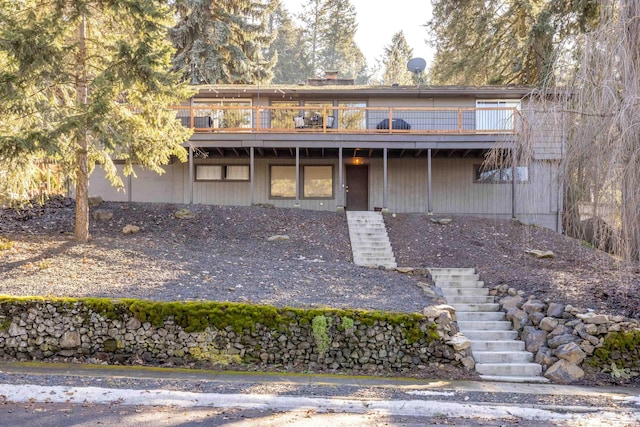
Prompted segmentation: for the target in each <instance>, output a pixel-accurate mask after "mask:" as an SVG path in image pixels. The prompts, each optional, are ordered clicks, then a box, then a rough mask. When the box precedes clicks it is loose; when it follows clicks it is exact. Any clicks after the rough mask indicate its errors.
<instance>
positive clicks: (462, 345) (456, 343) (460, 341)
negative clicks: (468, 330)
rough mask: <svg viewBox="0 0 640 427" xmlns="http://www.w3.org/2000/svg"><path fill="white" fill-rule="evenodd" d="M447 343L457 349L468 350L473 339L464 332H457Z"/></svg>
mask: <svg viewBox="0 0 640 427" xmlns="http://www.w3.org/2000/svg"><path fill="white" fill-rule="evenodd" d="M447 344H449V345H450V346H452V347H453V349H454V350H455V351H461V350H466V349H467V348H470V347H471V340H469V338H467V337H465V336H464V335H462V334H455V335H454V336H453V337H451V339H450V340H449V341H447Z"/></svg>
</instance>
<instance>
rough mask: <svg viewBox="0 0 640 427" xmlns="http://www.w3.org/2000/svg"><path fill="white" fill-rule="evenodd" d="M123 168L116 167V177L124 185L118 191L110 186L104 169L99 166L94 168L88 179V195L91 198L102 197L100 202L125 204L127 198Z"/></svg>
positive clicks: (126, 179)
mask: <svg viewBox="0 0 640 427" xmlns="http://www.w3.org/2000/svg"><path fill="white" fill-rule="evenodd" d="M123 168H124V166H122V165H116V169H117V170H118V176H119V177H120V179H122V182H123V184H124V185H125V188H121V189H119V190H118V189H117V188H116V187H114V186H112V185H111V183H110V182H109V180H108V179H107V178H106V174H105V171H104V169H103V168H102V167H101V166H96V168H95V169H94V170H93V173H91V176H90V178H89V179H90V181H89V194H90V195H92V196H100V197H102V200H105V201H109V202H126V201H127V200H128V197H129V196H128V195H127V192H126V186H127V182H128V178H127V177H125V176H124V174H123V173H122V169H123Z"/></svg>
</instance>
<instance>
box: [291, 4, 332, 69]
mask: <svg viewBox="0 0 640 427" xmlns="http://www.w3.org/2000/svg"><path fill="white" fill-rule="evenodd" d="M303 9H304V10H305V13H301V14H300V15H298V19H300V21H301V22H302V27H303V28H304V30H303V39H302V47H303V52H304V53H303V57H304V60H305V63H306V67H305V75H306V76H307V78H314V77H317V76H319V75H320V74H321V71H322V68H323V67H322V66H321V65H320V64H321V61H322V59H321V54H322V51H323V43H324V40H323V33H324V31H325V26H326V19H327V14H328V11H327V6H326V0H307V3H305V5H304V7H303Z"/></svg>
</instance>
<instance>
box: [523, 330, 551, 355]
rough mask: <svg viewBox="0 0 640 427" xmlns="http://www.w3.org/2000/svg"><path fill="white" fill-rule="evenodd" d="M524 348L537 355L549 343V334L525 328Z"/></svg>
mask: <svg viewBox="0 0 640 427" xmlns="http://www.w3.org/2000/svg"><path fill="white" fill-rule="evenodd" d="M525 331H526V334H525V338H524V346H525V348H526V349H527V351H530V352H531V353H536V352H537V351H538V350H540V348H542V347H543V346H544V345H545V344H546V343H547V333H546V332H545V331H541V330H539V329H535V328H534V327H532V326H525Z"/></svg>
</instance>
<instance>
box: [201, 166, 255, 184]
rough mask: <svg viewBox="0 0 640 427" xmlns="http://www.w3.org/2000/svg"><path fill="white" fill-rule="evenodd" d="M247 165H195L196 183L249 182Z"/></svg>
mask: <svg viewBox="0 0 640 427" xmlns="http://www.w3.org/2000/svg"><path fill="white" fill-rule="evenodd" d="M249 172H250V169H249V165H196V181H249V179H250V175H249Z"/></svg>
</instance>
